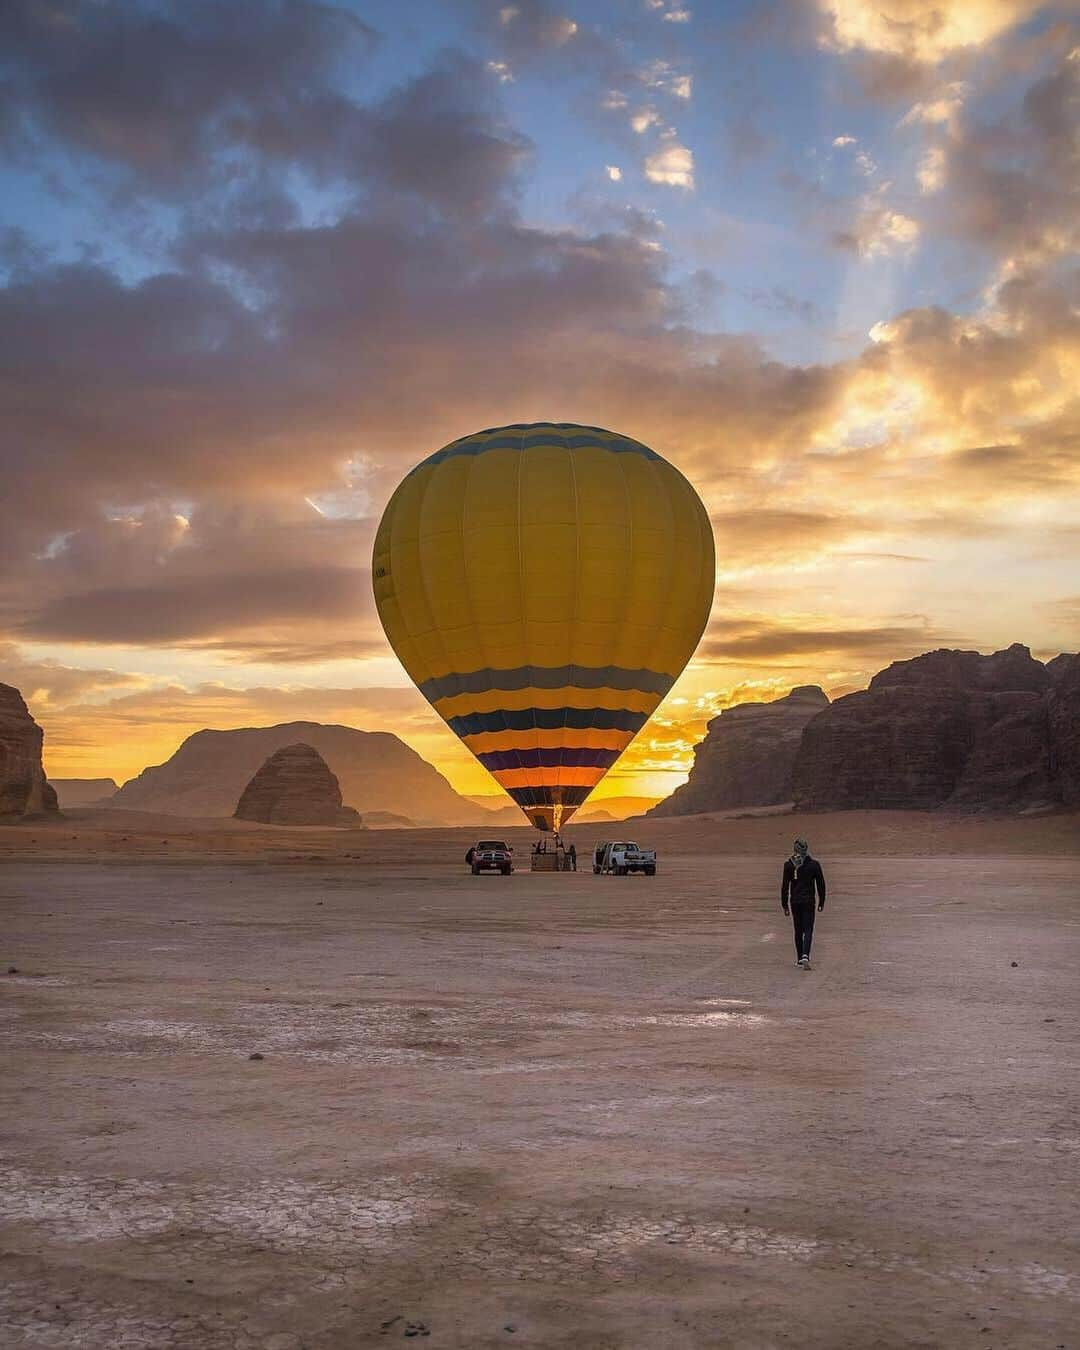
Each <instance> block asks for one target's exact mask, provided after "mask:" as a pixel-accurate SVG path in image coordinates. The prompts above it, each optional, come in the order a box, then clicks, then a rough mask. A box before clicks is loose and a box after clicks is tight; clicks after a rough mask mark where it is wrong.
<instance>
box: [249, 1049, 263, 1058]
mask: <svg viewBox="0 0 1080 1350" xmlns="http://www.w3.org/2000/svg"><path fill="white" fill-rule="evenodd" d="M265 1058H266V1056H265V1055H260V1054H259V1052H258V1050H256V1051H255V1053H254V1054H253V1055H248V1059H265Z"/></svg>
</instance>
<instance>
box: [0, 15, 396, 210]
mask: <svg viewBox="0 0 1080 1350" xmlns="http://www.w3.org/2000/svg"><path fill="white" fill-rule="evenodd" d="M375 39H376V34H375V33H374V30H372V29H371V28H370V27H369V26H368V25H367V24H365V23H364V22H363V21H362V20H361V19H360V18H358V17H357V16H356V15H355V14H354V13H352V12H351V11H350V10H348V9H346V8H345V7H344V6H341V5H335V4H331V3H314V0H310V2H309V0H228V3H227V4H221V3H217V0H165V3H161V4H149V3H137V2H132V0H97V2H96V3H94V4H85V3H82V0H49V2H48V3H44V0H7V3H6V4H5V5H4V6H3V7H2V8H0V52H2V58H0V59H2V66H0V69H2V70H3V74H4V77H5V78H4V81H3V84H2V86H0V117H2V119H3V122H2V125H3V126H4V127H5V128H6V132H7V136H6V139H7V141H8V144H9V145H10V146H11V147H13V148H14V149H16V150H22V151H23V152H24V153H28V154H29V153H33V150H34V148H35V146H36V145H37V144H38V143H39V142H40V140H41V139H43V138H54V139H56V140H59V141H62V142H64V143H66V144H68V145H70V146H72V147H74V148H77V149H79V150H81V151H83V152H85V153H87V154H89V155H91V156H93V157H95V158H96V159H98V160H100V161H103V162H107V163H111V164H115V165H117V166H122V167H123V168H126V169H128V170H131V171H132V172H133V173H134V174H136V175H138V177H139V179H140V180H141V181H142V182H144V183H152V184H154V185H156V186H157V187H159V188H165V187H170V186H171V187H177V186H179V185H181V184H183V183H185V182H186V181H189V180H190V178H191V176H192V175H193V174H195V173H197V172H199V171H202V170H205V169H206V167H207V164H208V163H209V161H210V160H211V159H212V157H213V156H214V154H215V152H216V150H217V149H218V148H219V147H220V144H221V143H222V141H236V140H241V141H242V140H250V141H257V140H259V139H260V138H265V137H267V136H268V134H269V131H270V129H271V128H272V127H274V126H280V125H282V124H284V123H285V122H286V121H288V120H289V119H290V118H296V119H297V120H298V121H299V122H300V123H302V124H303V123H306V122H308V120H309V119H310V117H311V115H312V112H313V110H318V111H325V109H323V108H322V107H321V103H323V102H325V100H326V99H327V97H328V96H329V91H330V90H331V89H332V87H333V85H332V81H333V78H334V75H335V73H336V71H337V70H338V69H339V67H340V65H341V63H342V62H343V61H346V60H356V59H357V57H362V56H363V55H365V54H366V53H367V52H369V51H370V50H371V48H372V46H373V44H374V42H375ZM288 148H289V149H291V150H295V146H292V147H288ZM282 149H285V147H282Z"/></svg>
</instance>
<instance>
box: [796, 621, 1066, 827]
mask: <svg viewBox="0 0 1080 1350" xmlns="http://www.w3.org/2000/svg"><path fill="white" fill-rule="evenodd" d="M1078 738H1080V657H1076V656H1065V657H1059V658H1057V659H1056V660H1055V661H1054V662H1051V663H1050V665H1049V666H1046V665H1044V664H1043V663H1042V662H1041V661H1037V660H1035V658H1034V657H1033V656H1032V655H1031V653H1030V651H1029V650H1028V649H1027V647H1024V646H1021V645H1020V644H1019V643H1016V644H1014V645H1013V646H1011V647H1009V648H1007V649H1006V650H1004V651H1000V652H995V653H994V654H993V655H992V656H982V655H980V654H979V653H978V652H964V651H953V650H946V649H942V650H940V651H934V652H928V653H926V654H925V655H924V656H918V657H915V658H914V659H912V660H910V661H896V662H894V663H893V664H892V665H891V666H889V667H888V669H887V670H883V671H882V672H881V673H880V674H878V675H875V676H874V678H873V679H872V680H871V681H870V686H869V688H867V689H866V690H863V691H861V692H859V693H855V694H848V695H847V696H846V697H845V698H840V699H837V700H836V702H835V703H833V704H831V705H830V706H829V708H827V709H826V710H824V711H823V712H821V713H819V715H818V716H817V717H815V718H814V719H813V720H812V721H810V722H809V723H808V724H807V726H806V729H805V730H804V732H803V735H802V740H801V743H800V745H799V751H798V754H797V756H796V760H795V766H794V771H793V784H794V801H795V804H796V807H798V808H800V809H809V810H845V809H854V808H866V807H869V808H910V809H923V810H932V809H934V808H937V807H943V806H944V807H954V808H958V809H964V810H980V811H986V810H990V811H1024V810H1040V809H1047V808H1051V807H1053V806H1056V805H1060V804H1063V803H1064V804H1069V805H1072V804H1078V803H1080V747H1078Z"/></svg>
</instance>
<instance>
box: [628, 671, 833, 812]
mask: <svg viewBox="0 0 1080 1350" xmlns="http://www.w3.org/2000/svg"><path fill="white" fill-rule="evenodd" d="M828 706H829V700H828V698H827V697H826V695H825V693H824V691H823V690H821V689H819V688H818V686H817V685H816V684H807V685H800V686H799V687H798V688H797V689H793V690H792V691H791V693H790V694H788V695H787V696H786V697H785V698H778V699H775V700H774V701H773V702H772V703H740V704H736V705H735V707H733V708H725V709H724V711H723V712H722V713H720V715H719V716H718V717H714V718H713V719H712V721H711V722H710V723H709V727H708V732H707V734H706V736H705V739H704V740H703V741H702V742H701V744H700V745H699V746H698V747H697V749H696V750H695V751H694V766H693V768H692V769H691V770H690V778H689V780H688V781H687V782H686V783H684V784H683V786H682V787H680V788H676V790H675V791H674V792H673V793H672V794H671V796H670V797H668V798H667V799H666V800H665V801H662V802H660V803H659V804H658V805H657V806H655V807H653V809H652V810H651V811H649V812H648V814H649V815H650V816H686V815H693V814H695V813H696V812H699V811H724V810H731V809H733V808H736V807H740V806H776V805H779V804H780V803H782V802H789V801H791V800H792V783H791V772H792V767H793V765H794V763H795V755H796V752H797V751H798V749H799V742H800V739H801V737H802V734H803V728H804V727H805V726H806V724H807V723H808V722H809V721H810V719H811V718H812V717H816V716H817V715H818V713H820V712H821V711H822V709H824V708H827V707H828Z"/></svg>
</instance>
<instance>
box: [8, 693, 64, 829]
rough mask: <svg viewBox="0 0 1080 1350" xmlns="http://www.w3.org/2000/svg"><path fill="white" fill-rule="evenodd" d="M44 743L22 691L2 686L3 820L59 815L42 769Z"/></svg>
mask: <svg viewBox="0 0 1080 1350" xmlns="http://www.w3.org/2000/svg"><path fill="white" fill-rule="evenodd" d="M43 740H44V737H43V735H42V731H41V728H40V727H39V726H38V724H37V723H36V722H35V721H34V719H33V718H32V717H31V716H30V710H29V709H28V708H27V706H26V704H25V703H24V702H23V697H22V695H21V694H20V693H19V691H18V690H17V689H16V688H14V687H13V686H12V685H10V684H0V820H18V819H20V818H21V817H23V816H41V815H54V814H56V813H57V812H58V810H59V808H58V806H57V802H56V793H55V792H54V791H53V790H52V788H51V787H50V786H49V783H48V781H47V780H46V778H45V770H44V769H43V768H42V767H41V746H42V741H43Z"/></svg>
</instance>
